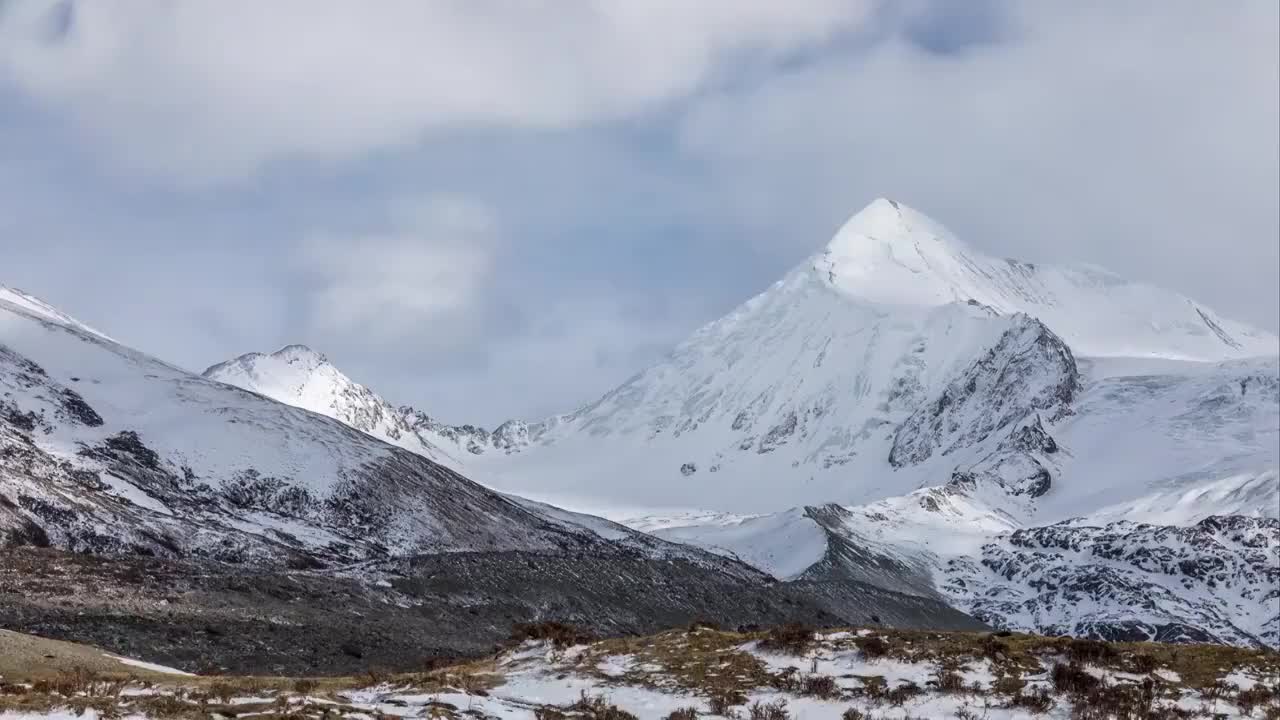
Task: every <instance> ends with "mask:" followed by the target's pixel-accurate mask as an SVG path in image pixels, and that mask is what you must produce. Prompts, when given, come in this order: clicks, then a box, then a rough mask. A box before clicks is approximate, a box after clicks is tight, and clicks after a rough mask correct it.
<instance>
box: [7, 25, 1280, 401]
mask: <svg viewBox="0 0 1280 720" xmlns="http://www.w3.org/2000/svg"><path fill="white" fill-rule="evenodd" d="M1278 27H1280V9H1278V6H1277V4H1276V3H1274V2H1266V1H1263V0H1219V1H1217V2H1212V3H1209V2H1202V1H1201V0H1185V1H1170V2H1156V1H1155V0H1145V1H1141V2H1139V1H1110V0H1108V1H1106V2H1104V1H1102V0H1086V1H1085V2H1065V1H1063V2H1048V0H1045V1H1040V0H1035V1H1032V2H1024V1H1021V0H1009V1H1008V2H1000V1H998V0H983V1H981V2H979V1H976V0H975V1H974V2H964V3H957V2H951V1H950V0H900V1H897V2H891V3H890V2H878V1H875V0H796V2H789V3H779V2H773V0H759V1H758V2H757V1H756V0H705V1H704V2H698V3H687V2H677V1H676V0H653V1H652V2H645V3H624V2H614V1H613V0H567V1H565V2H543V1H540V0H526V1H522V2H505V1H498V0H493V1H490V0H465V1H464V0H439V1H438V2H420V1H418V0H380V1H379V2H375V3H363V2H354V1H351V0H276V1H274V2H269V3H262V2H257V1H256V0H218V1H215V0H80V1H78V2H76V1H74V0H0V283H3V284H7V285H11V286H15V287H19V288H22V289H24V290H27V291H29V292H32V293H34V294H37V295H39V296H41V297H44V298H45V299H46V300H49V301H50V302H52V303H54V304H55V305H57V306H59V307H61V308H62V309H64V310H66V311H67V312H70V313H71V314H73V315H76V316H78V317H80V318H81V319H83V320H85V321H86V322H89V323H91V324H93V325H95V326H98V327H100V328H102V329H104V330H106V331H108V332H109V333H111V334H112V335H113V336H115V337H118V338H120V339H122V340H125V341H127V342H129V343H130V344H132V345H135V346H137V347H139V348H141V349H144V350H146V351H148V352H151V353H153V354H156V355H159V356H161V357H163V358H165V359H168V360H170V361H172V362H176V363H178V364H180V365H183V366H185V367H188V368H191V369H194V370H200V369H202V368H203V367H205V366H207V365H209V364H212V363H214V362H217V361H220V360H223V359H226V358H227V357H230V356H233V355H237V354H239V353H242V352H248V351H254V350H271V349H274V348H276V347H278V346H280V345H284V344H287V343H293V342H301V343H306V344H308V345H311V346H313V347H315V348H316V349H318V350H321V351H323V352H325V353H326V354H328V355H329V356H330V358H331V359H333V360H334V362H335V363H336V364H338V365H339V366H340V367H342V368H343V369H344V370H346V371H347V372H348V374H350V375H351V376H353V377H354V378H355V379H357V380H359V381H361V382H364V383H366V384H368V385H370V386H371V387H373V388H375V389H376V390H378V391H379V392H381V393H383V394H384V395H386V396H387V397H388V398H390V399H392V400H393V401H395V402H402V403H410V404H414V405H416V406H418V407H420V408H422V409H424V410H426V411H428V412H431V413H433V414H436V415H438V416H440V417H442V418H444V419H446V420H451V421H456V422H464V421H471V422H482V423H486V424H491V423H495V422H497V421H500V420H502V419H504V418H506V417H510V416H525V417H532V416H538V415H542V414H544V413H550V412H558V411H565V410H569V409H572V408H573V407H574V406H576V405H578V404H580V403H582V402H584V401H587V400H589V399H591V398H592V397H593V396H595V395H598V394H599V393H601V392H603V391H605V390H607V389H608V388H610V387H611V386H613V385H615V384H616V383H618V382H619V381H621V380H622V379H624V378H625V377H626V376H628V375H629V374H631V373H633V372H634V371H636V370H638V369H640V368H641V367H643V366H644V365H645V364H647V363H649V362H652V361H653V360H655V359H656V358H658V357H659V356H660V355H661V354H662V353H663V352H664V351H665V350H666V349H668V348H669V347H670V346H672V345H674V344H675V343H677V342H679V341H680V340H681V339H682V338H683V337H684V336H686V335H687V334H688V333H690V332H691V331H692V330H694V329H695V328H696V327H697V326H699V325H701V324H702V323H704V322H707V321H710V320H712V319H714V318H716V317H718V316H719V315H721V314H723V313H724V312H726V311H727V310H729V309H731V308H732V307H733V306H734V305H736V304H737V303H739V302H741V301H743V300H745V299H746V298H748V297H749V296H751V295H752V294H754V293H756V292H758V291H759V290H761V289H762V288H763V287H765V286H767V285H768V284H769V283H770V282H772V281H773V280H775V279H777V278H778V277H779V276H780V275H781V274H782V273H784V272H785V271H786V270H787V269H788V268H790V267H791V266H793V265H794V264H796V263H798V262H799V261H800V260H802V259H803V258H804V257H805V256H806V255H807V254H809V253H811V252H813V251H814V250H816V249H818V248H820V247H821V246H822V245H823V244H824V243H825V240H826V238H827V237H828V236H829V235H830V234H831V232H833V231H834V229H835V228H836V227H838V225H839V224H840V223H841V222H842V221H843V220H844V219H845V217H847V216H848V215H849V214H851V213H852V212H854V211H856V210H857V209H859V208H860V207H861V206H862V205H864V204H865V203H866V202H868V201H869V200H871V199H872V198H874V197H877V196H881V195H886V196H889V197H893V198H896V199H899V200H901V201H903V202H906V203H907V204H909V205H912V206H914V207H917V208H919V209H920V210H923V211H924V212H926V213H929V214H931V215H933V216H934V217H935V218H937V219H938V220H940V221H942V222H943V223H945V224H947V225H948V226H950V227H951V228H952V229H953V230H955V231H956V232H957V234H959V235H960V236H961V237H962V238H964V239H965V240H966V241H967V242H968V243H969V244H970V245H973V246H975V247H977V248H979V249H982V250H984V251H986V252H988V253H991V254H995V255H1004V256H1012V257H1018V258H1022V259H1025V260H1030V261H1042V262H1046V261H1047V262H1053V261H1057V262H1071V261H1083V262H1090V263H1093V264H1097V265H1102V266H1106V267H1109V268H1111V269H1112V270H1115V271H1117V272H1119V273H1121V274H1124V275H1126V276H1129V277H1133V278H1137V279H1142V280H1147V281H1150V282H1153V283H1156V284H1160V285H1164V286H1167V287H1171V288H1173V289H1176V290H1179V291H1181V292H1183V293H1185V294H1187V295H1190V296H1192V297H1195V298H1197V299H1199V300H1201V301H1202V302H1205V303H1206V304H1208V305H1210V306H1212V307H1214V308H1216V309H1217V310H1219V311H1220V312H1222V313H1223V314H1226V315H1228V316H1231V317H1235V318H1237V319H1241V320H1244V321H1248V322H1252V323H1253V324H1255V325H1258V326H1260V327H1263V328H1266V329H1268V330H1273V331H1274V330H1276V329H1277V327H1278V326H1280V296H1278V295H1277V285H1278V282H1277V280H1278V278H1277V276H1278V274H1280V269H1278V268H1280V201H1278V199H1277V198H1278V197H1280V137H1278V132H1280V131H1277V127H1280V110H1278V105H1280V100H1278V93H1277V88H1278V87H1280V59H1278V57H1277V54H1278V52H1280V50H1278V49H1277V48H1278V46H1280V37H1278V35H1280V31H1278V30H1277V28H1278Z"/></svg>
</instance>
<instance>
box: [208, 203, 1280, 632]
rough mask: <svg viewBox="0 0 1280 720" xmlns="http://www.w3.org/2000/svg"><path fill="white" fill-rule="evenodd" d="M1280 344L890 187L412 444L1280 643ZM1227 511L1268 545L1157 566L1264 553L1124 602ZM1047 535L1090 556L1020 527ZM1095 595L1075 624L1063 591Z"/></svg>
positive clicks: (559, 489) (1023, 598)
mask: <svg viewBox="0 0 1280 720" xmlns="http://www.w3.org/2000/svg"><path fill="white" fill-rule="evenodd" d="M1278 355H1280V339H1277V338H1276V337H1275V336H1274V335H1271V334H1268V333H1265V332H1262V331H1259V330H1255V329H1251V328H1249V327H1247V326H1245V325H1243V324H1240V323H1237V322H1234V321H1231V320H1228V319H1225V318H1222V317H1220V316H1219V315H1218V314H1216V313H1215V312H1213V311H1212V310H1210V309H1208V308H1206V307H1204V306H1203V305H1200V304H1198V303H1196V302H1194V301H1192V300H1190V299H1188V298H1185V297H1183V296H1181V295H1178V294H1176V293H1173V292H1169V291H1165V290H1160V289H1158V288H1154V287H1151V286H1147V285H1143V284H1141V283H1134V282H1129V281H1126V280H1123V279H1121V278H1119V277H1116V276H1115V275H1113V274H1111V273H1108V272H1105V271H1102V270H1099V269H1097V268H1093V267H1052V266H1042V265H1031V264H1027V263H1021V262H1017V261H1012V260H998V259H993V258H988V257H985V256H983V255H982V254H981V253H979V252H978V251H976V250H974V249H972V248H971V247H969V246H967V245H965V244H964V243H962V242H961V241H960V240H959V239H957V238H956V237H954V236H953V235H952V234H951V233H950V232H948V231H947V230H946V229H945V228H943V227H942V226H940V225H939V224H937V223H936V222H934V221H932V220H930V219H929V218H927V217H925V216H924V215H923V214H921V213H918V212H916V211H913V210H911V209H909V208H907V207H905V206H903V205H901V204H899V203H896V202H892V201H888V200H877V201H875V202H873V203H871V204H870V205H869V206H868V207H867V208H865V209H864V210H863V211H861V212H860V213H858V214H857V215H855V216H854V217H853V218H852V219H851V220H849V221H848V223H846V224H845V225H844V226H843V227H842V228H841V229H840V230H839V232H838V233H837V234H836V235H835V237H834V238H833V239H832V240H831V241H830V243H829V244H828V245H827V246H826V247H825V248H824V249H822V250H821V251H820V252H819V253H817V254H816V255H814V256H813V257H811V258H809V259H808V260H806V261H805V262H804V263H802V264H801V265H800V266H798V267H797V268H795V269H794V270H792V271H791V272H790V273H788V274H787V275H786V276H785V277H784V278H783V279H782V280H780V281H779V282H777V283H776V284H774V285H773V286H772V287H770V288H769V289H767V290H766V291H765V292H763V293H761V294H760V295H758V296H757V297H755V298H753V299H751V300H749V301H747V302H746V303H745V304H743V305H742V306H741V307H739V308H738V309H736V310H734V311H733V312H731V313H730V314H729V315H727V316H726V317H724V318H722V319H720V320H717V321H715V322H713V323H711V324H709V325H707V326H705V327H703V328H702V329H700V330H698V331H697V332H696V333H694V335H693V336H692V337H691V338H689V339H688V340H687V341H686V342H684V343H682V344H681V345H680V346H678V347H677V348H675V350H674V351H673V352H672V353H671V354H670V355H669V356H668V357H667V358H665V359H664V360H663V361H661V362H659V363H658V364H656V365H654V366H653V367H651V368H649V369H647V370H645V371H644V372H641V373H639V374H638V375H636V376H635V377H633V378H631V379H629V380H627V381H626V382H625V383H623V384H622V385H621V386H619V387H618V388H616V389H615V390H613V391H611V392H609V393H608V394H606V395H605V396H604V397H602V398H600V399H599V400H597V401H595V402H593V403H590V404H588V405H587V406H585V407H583V408H580V409H578V410H576V411H574V412H571V413H568V414H564V415H559V416H555V417H552V418H548V419H545V420H541V421H536V422H527V423H521V422H518V421H513V422H508V423H506V424H504V425H503V426H502V427H501V428H500V429H499V430H500V432H499V431H495V432H494V433H486V432H485V431H481V430H476V429H474V428H465V429H455V428H449V426H446V425H442V424H440V423H435V422H434V421H432V423H430V424H428V423H421V424H419V425H418V426H417V428H416V430H415V432H416V434H417V436H416V439H415V440H414V442H417V443H420V444H422V445H423V446H424V447H426V448H437V449H440V450H441V451H442V452H444V453H445V454H447V455H448V456H449V457H450V458H451V459H452V461H453V462H456V463H457V467H460V468H465V469H466V471H467V472H468V474H470V475H471V476H472V477H475V478H477V479H480V480H481V481H482V482H484V483H486V484H488V485H491V486H494V487H498V488H500V489H502V490H504V491H508V492H518V493H521V494H524V495H533V496H535V497H539V498H542V499H552V500H556V501H559V502H560V504H568V505H571V506H578V507H586V508H593V507H594V508H614V510H613V512H614V514H615V515H617V516H626V515H628V511H627V508H650V509H651V508H666V510H662V511H661V512H657V513H654V512H652V511H650V512H649V513H648V515H647V516H646V517H640V518H634V517H633V518H631V519H629V520H628V521H627V522H629V523H630V524H632V525H633V526H635V527H639V528H641V529H645V530H650V531H653V532H656V533H658V534H659V535H662V536H663V537H667V538H670V539H675V540H679V541H682V542H689V543H693V544H696V545H700V546H702V547H705V548H707V549H710V550H712V551H715V552H721V553H724V554H729V555H733V556H735V557H738V558H741V559H743V560H745V561H747V562H750V563H752V564H754V565H756V566H757V567H760V568H762V569H765V570H768V571H769V572H771V573H773V574H775V575H776V576H778V577H783V578H810V579H812V578H815V577H821V578H824V579H826V580H838V579H840V578H845V579H848V580H853V581H857V582H867V583H871V584H874V585H879V586H881V587H886V588H892V589H894V590H898V591H907V592H915V593H918V594H922V595H930V594H936V595H939V596H944V597H946V598H948V599H949V600H950V601H951V602H953V603H954V604H956V605H957V606H958V607H961V608H963V609H966V610H972V611H974V612H977V613H979V614H980V615H982V617H984V619H987V620H989V621H991V622H995V623H997V624H1005V625H1009V626H1011V627H1018V628H1021V629H1040V630H1044V631H1049V630H1053V631H1060V630H1062V629H1064V628H1066V629H1069V630H1072V631H1075V632H1081V633H1086V634H1095V635H1104V636H1106V635H1110V636H1131V635H1138V634H1142V633H1144V632H1145V633H1146V635H1147V636H1161V637H1185V638H1190V637H1209V638H1212V639H1216V640H1220V641H1224V642H1246V643H1248V642H1258V641H1261V642H1266V643H1269V644H1277V643H1278V642H1280V638H1277V637H1276V634H1275V628H1270V629H1268V628H1267V627H1262V626H1261V625H1260V624H1259V623H1258V622H1256V621H1255V620H1256V618H1258V617H1261V613H1263V612H1264V611H1265V609H1266V608H1267V607H1268V603H1270V604H1274V602H1275V596H1274V593H1271V592H1268V591H1267V590H1266V589H1265V583H1266V582H1271V583H1272V584H1274V582H1275V580H1276V578H1275V573H1274V572H1272V571H1269V570H1268V565H1267V563H1269V562H1270V563H1275V562H1276V561H1278V560H1280V555H1278V554H1280V530H1278V528H1277V525H1276V523H1275V518H1276V517H1277V515H1278V514H1280V488H1277V467H1280V447H1278V446H1277V442H1278V440H1277V438H1278V434H1277V433H1278V430H1280V390H1278V388H1280V362H1278V361H1277V356H1278ZM261 362H262V360H261V356H258V359H257V360H256V361H255V364H257V363H261ZM211 374H212V376H215V377H218V376H221V377H224V378H226V379H228V380H229V381H231V382H236V383H237V384H242V385H243V386H245V387H249V388H251V389H254V390H256V391H259V392H264V393H271V392H275V391H274V390H273V389H272V388H271V387H270V386H267V385H263V384H258V383H255V382H253V381H252V380H251V379H246V378H251V374H243V373H242V374H241V375H239V376H237V377H231V376H228V375H226V374H225V373H222V372H218V373H213V372H212V371H211ZM337 394H339V395H341V394H343V393H337ZM275 396H276V397H279V399H281V400H283V401H285V402H295V400H292V399H290V397H289V396H286V395H281V394H277V395H275ZM400 412H401V414H402V416H404V417H410V416H412V415H414V413H413V412H411V411H407V410H403V411H400ZM329 414H331V415H333V414H334V412H333V411H330V412H329ZM335 416H337V415H335ZM424 452H430V450H429V449H428V450H425V451H424ZM786 508H793V509H790V510H786ZM1211 518H1216V519H1211ZM1240 518H1245V520H1241V519H1240ZM1248 518H1262V519H1261V520H1250V519H1248ZM1206 522H1208V523H1221V524H1225V525H1231V526H1233V527H1234V526H1241V525H1240V523H1244V524H1246V525H1248V523H1254V524H1253V525H1249V527H1251V528H1252V529H1251V530H1250V531H1249V537H1250V538H1251V539H1249V540H1248V541H1247V542H1248V543H1252V545H1248V546H1249V547H1254V548H1255V550H1256V552H1250V553H1248V554H1245V555H1241V553H1239V552H1237V550H1238V548H1239V547H1241V546H1242V545H1241V543H1242V542H1244V541H1240V540H1234V539H1231V538H1234V535H1232V536H1231V538H1227V537H1226V536H1224V535H1223V534H1221V533H1200V534H1197V535H1195V536H1194V539H1191V540H1185V541H1184V540H1179V541H1178V542H1179V543H1180V545H1178V547H1179V548H1180V549H1179V550H1178V551H1177V552H1178V553H1180V555H1178V557H1179V559H1178V561H1177V562H1174V563H1172V564H1168V563H1166V564H1164V565H1160V566H1159V567H1160V568H1174V569H1175V570H1176V572H1175V573H1174V574H1175V575H1176V574H1177V573H1178V572H1181V570H1180V569H1181V568H1183V567H1192V566H1193V565H1196V564H1197V563H1210V564H1212V563H1214V562H1216V561H1215V560H1213V558H1219V559H1221V558H1222V557H1233V558H1235V557H1239V558H1240V560H1239V562H1241V563H1243V566H1244V567H1246V568H1247V571H1246V570H1242V571H1241V572H1231V573H1227V575H1226V576H1222V577H1219V576H1217V575H1212V574H1206V573H1199V574H1198V575H1197V574H1191V573H1182V575H1181V577H1180V579H1178V580H1177V583H1180V584H1179V585H1178V587H1181V588H1182V590H1181V591H1178V592H1181V593H1183V594H1184V595H1186V601H1185V602H1163V601H1162V602H1154V601H1153V603H1152V604H1151V607H1149V608H1147V609H1146V610H1145V611H1144V613H1142V614H1137V613H1129V615H1126V612H1128V611H1126V610H1125V609H1124V608H1125V607H1127V606H1128V603H1131V602H1133V601H1134V599H1135V598H1138V597H1142V596H1143V595H1142V593H1143V589H1144V588H1145V589H1146V590H1150V591H1151V592H1152V593H1157V594H1158V595H1159V596H1160V597H1168V596H1169V593H1174V594H1175V595H1177V592H1174V591H1173V590H1172V589H1170V588H1171V587H1172V586H1171V585H1169V583H1167V582H1164V581H1160V582H1157V577H1156V575H1158V574H1159V572H1163V570H1160V571H1157V570H1153V568H1155V567H1156V565H1153V564H1152V562H1149V561H1147V560H1145V558H1148V557H1157V556H1160V557H1163V556H1167V555H1168V553H1162V552H1160V551H1159V550H1158V548H1157V546H1159V545H1161V544H1162V543H1165V544H1167V543H1169V542H1172V540H1171V538H1184V537H1191V536H1190V535H1188V533H1191V531H1190V530H1185V528H1188V527H1200V525H1202V524H1203V523H1206ZM1059 523H1066V524H1065V525H1059ZM1215 527H1216V525H1215ZM1064 528H1070V529H1069V530H1068V529H1064ZM1019 533H1024V534H1022V535H1019ZM1027 533H1030V534H1027ZM1122 535H1132V536H1133V541H1132V544H1131V546H1130V547H1128V548H1127V551H1129V552H1130V553H1131V556H1132V557H1131V558H1130V559H1129V560H1125V561H1123V562H1114V563H1112V564H1111V565H1108V567H1107V570H1106V572H1107V574H1108V575H1109V576H1112V577H1122V578H1124V582H1126V583H1129V585H1128V586H1127V589H1126V590H1125V591H1123V592H1122V591H1120V590H1116V591H1114V592H1111V591H1107V590H1106V589H1105V587H1103V586H1099V585H1097V584H1094V585H1089V583H1090V582H1091V578H1093V577H1095V576H1096V573H1095V572H1094V571H1095V570H1097V569H1098V566H1097V564H1096V563H1095V562H1094V560H1091V559H1090V558H1095V554H1094V553H1095V551H1096V549H1097V548H1104V549H1105V550H1103V551H1100V552H1102V554H1104V555H1115V554H1116V553H1122V551H1121V550H1117V548H1118V545H1117V543H1116V542H1115V541H1114V540H1113V538H1115V537H1116V536H1122ZM1033 536H1034V537H1042V538H1045V544H1046V547H1050V546H1051V547H1055V548H1056V547H1059V546H1061V545H1062V543H1064V542H1067V541H1065V540H1057V539H1050V538H1062V537H1071V538H1073V539H1072V540H1071V541H1070V542H1067V546H1068V547H1070V548H1072V549H1071V550H1070V551H1063V552H1057V553H1056V554H1055V553H1049V552H1048V550H1046V548H1045V547H1042V548H1040V549H1038V550H1034V551H1029V550H1027V549H1026V548H1027V547H1028V545H1027V543H1022V544H1019V543H1020V542H1021V541H1020V540H1019V538H1023V539H1025V538H1028V537H1033ZM1086 538H1087V539H1086ZM1028 542H1029V541H1028ZM1084 547H1087V548H1091V549H1089V550H1080V549H1078V548H1084ZM965 557H971V558H974V559H975V560H974V561H973V562H968V563H966V562H962V560H963V558H965ZM1010 557H1014V558H1017V559H1016V560H1009V558H1010ZM1117 557H1118V555H1117ZM977 558H984V560H983V561H981V562H979V561H977V560H976V559H977ZM1033 558H1034V560H1035V561H1034V562H1033V561H1032V559H1033ZM1112 559H1114V558H1112ZM1184 560H1185V561H1186V563H1184V562H1183V561H1184ZM1014 566H1018V567H1021V568H1024V571H1019V572H1013V571H1012V570H1010V568H1012V567H1014ZM1171 572H1173V571H1171ZM1206 577H1207V578H1210V579H1209V580H1205V579H1204V578H1206ZM1070 578H1074V580H1069V579H1070ZM1210 581H1211V583H1212V584H1210ZM1072 583H1074V584H1072ZM1177 583H1175V584H1177ZM1224 583H1225V584H1227V585H1230V586H1231V587H1232V592H1230V593H1221V592H1211V591H1210V590H1208V589H1207V588H1213V587H1220V586H1221V585H1222V584H1224ZM1259 583H1262V584H1261V585H1260V584H1259ZM1113 584H1114V585H1116V586H1117V587H1119V585H1121V584H1123V583H1119V582H1117V583H1113ZM1068 586H1071V587H1074V588H1075V589H1074V590H1073V591H1072V592H1073V593H1075V594H1074V595H1067V596H1064V595H1063V594H1062V593H1064V592H1066V591H1065V590H1064V588H1066V587H1068ZM1088 587H1091V588H1093V589H1092V590H1088V591H1087V592H1086V589H1085V588H1088ZM1086 595H1087V596H1088V597H1089V599H1090V601H1089V602H1088V603H1077V604H1076V605H1074V606H1073V607H1072V610H1071V613H1072V614H1071V615H1070V616H1069V617H1068V616H1064V615H1063V614H1062V613H1057V614H1055V613H1053V612H1049V611H1048V610H1047V609H1046V608H1049V607H1051V606H1053V605H1054V603H1061V601H1062V599H1063V597H1084V596H1086ZM984 598H999V601H998V602H988V601H987V600H985V599H984ZM1015 598H1016V600H1015ZM1015 604H1016V605H1017V606H1018V607H1019V608H1020V609H1018V610H1015V609H1014V605H1015ZM1135 628H1136V629H1135ZM1126 633H1128V635H1126Z"/></svg>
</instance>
